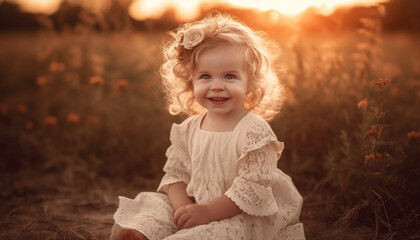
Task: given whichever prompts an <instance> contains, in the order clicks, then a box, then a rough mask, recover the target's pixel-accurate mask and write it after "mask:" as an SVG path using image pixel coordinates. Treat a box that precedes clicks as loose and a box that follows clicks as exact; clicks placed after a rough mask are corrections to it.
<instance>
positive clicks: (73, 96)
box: [0, 20, 420, 239]
mask: <svg viewBox="0 0 420 240" xmlns="http://www.w3.org/2000/svg"><path fill="white" fill-rule="evenodd" d="M269 34H270V33H269ZM165 37H167V36H166V34H165V33H164V32H132V31H122V32H114V33H97V32H93V31H88V30H85V31H75V32H73V31H64V32H62V33H56V32H51V31H40V32H36V33H20V34H2V36H1V37H0V77H1V82H0V94H1V95H0V132H1V135H0V146H1V151H0V158H1V162H0V168H1V174H2V178H1V179H2V187H5V188H9V190H10V188H13V187H16V185H13V184H12V185H8V184H9V183H10V182H13V181H15V180H16V179H17V177H16V176H20V175H19V172H22V171H23V170H27V169H31V171H33V172H35V173H37V174H40V175H43V174H49V173H59V174H60V178H61V181H62V182H64V184H65V185H66V186H68V187H70V188H72V187H75V185H77V184H78V183H79V182H80V178H81V177H82V178H84V179H86V181H87V182H91V183H94V182H96V181H97V180H98V179H100V178H109V179H118V178H121V179H124V180H126V181H130V180H132V179H136V177H139V176H140V177H142V178H145V179H152V180H153V181H158V180H159V179H160V177H161V176H162V174H163V172H162V167H163V165H164V163H165V160H166V159H165V151H166V148H167V147H168V146H169V132H170V127H171V124H172V123H173V122H180V121H182V119H183V118H184V117H183V116H170V115H169V114H168V113H167V111H166V107H165V101H164V96H163V94H162V91H161V89H160V76H159V64H160V62H161V58H160V44H161V42H162V40H164V39H165ZM275 40H277V41H278V43H279V45H280V47H281V48H282V49H283V54H282V55H281V57H280V59H279V60H278V62H277V63H276V65H277V66H281V67H282V68H283V71H280V72H279V74H280V76H281V79H282V81H283V83H284V85H285V87H286V94H287V100H286V102H285V104H284V106H283V108H282V112H281V114H280V115H279V116H277V117H276V118H275V119H274V120H273V121H272V122H271V125H272V127H273V130H274V131H275V133H276V134H277V136H278V138H279V140H281V141H284V142H285V145H286V149H285V152H284V154H283V156H282V158H281V159H280V161H279V167H280V168H281V169H283V170H284V171H285V172H287V173H289V174H291V175H292V176H293V177H294V178H295V181H296V182H297V185H298V188H300V189H302V192H303V194H304V197H305V204H308V203H309V204H311V203H312V204H319V206H321V207H322V209H323V210H322V211H320V212H319V213H317V214H316V216H313V218H315V219H319V221H329V222H330V223H331V224H333V225H334V226H335V227H337V228H339V227H349V226H357V225H361V226H364V227H366V228H368V229H371V230H372V236H371V237H373V238H377V239H400V238H409V237H416V236H417V237H418V236H419V233H418V231H419V230H418V229H417V228H416V226H418V215H419V209H418V204H417V202H416V199H419V197H420V196H419V190H418V188H417V187H416V181H417V177H418V176H419V171H420V168H419V161H418V160H419V157H420V147H419V144H420V126H419V122H420V116H419V114H418V112H417V111H418V109H419V104H420V54H419V52H420V51H419V50H420V49H419V46H417V45H416V44H415V43H416V42H418V41H419V37H418V36H408V35H403V34H401V35H395V36H387V35H384V34H381V33H380V31H379V30H378V29H377V23H376V22H375V21H374V20H365V27H364V28H363V29H361V30H360V31H359V34H349V35H341V36H324V37H322V38H316V37H313V36H310V35H304V34H303V33H300V34H296V35H295V36H293V37H290V38H278V39H275ZM21 178H25V176H21ZM305 179H313V180H312V181H305ZM306 183H310V184H309V185H305V184H306ZM6 192H7V193H4V194H3V195H4V196H6V197H10V196H9V195H13V192H14V191H13V190H10V191H6ZM303 211H305V206H304V210H303ZM303 215H304V213H303ZM401 229H403V230H401Z"/></svg>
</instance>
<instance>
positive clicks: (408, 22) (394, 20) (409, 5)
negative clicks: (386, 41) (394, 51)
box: [383, 0, 420, 33]
mask: <svg viewBox="0 0 420 240" xmlns="http://www.w3.org/2000/svg"><path fill="white" fill-rule="evenodd" d="M384 5H385V9H386V15H385V17H384V19H383V28H384V30H388V31H408V32H417V33H418V32H420V14H419V12H420V1H418V0H390V1H389V2H387V3H384Z"/></svg>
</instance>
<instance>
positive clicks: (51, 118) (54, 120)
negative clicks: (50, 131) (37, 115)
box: [44, 116, 57, 126]
mask: <svg viewBox="0 0 420 240" xmlns="http://www.w3.org/2000/svg"><path fill="white" fill-rule="evenodd" d="M44 123H45V125H49V126H52V125H56V124H57V118H56V117H54V116H46V117H45V119H44Z"/></svg>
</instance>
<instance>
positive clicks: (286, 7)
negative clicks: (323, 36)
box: [130, 0, 386, 20]
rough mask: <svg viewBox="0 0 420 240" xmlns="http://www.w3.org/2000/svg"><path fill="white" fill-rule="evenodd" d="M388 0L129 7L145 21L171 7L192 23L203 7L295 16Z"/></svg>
mask: <svg viewBox="0 0 420 240" xmlns="http://www.w3.org/2000/svg"><path fill="white" fill-rule="evenodd" d="M385 1H386V0H323V1H319V0H296V1H288V0H264V1H262V0H258V1H257V0H218V1H211V2H210V1H208V0H207V1H206V0H193V1H182V0H135V1H134V2H133V3H132V4H131V6H130V14H131V16H132V17H133V18H135V19H138V20H143V19H147V18H159V17H160V16H162V14H163V13H164V12H165V11H166V10H167V9H169V8H172V9H174V11H175V16H176V17H177V18H178V19H180V20H189V19H193V18H195V17H197V16H198V14H199V9H200V4H203V3H209V4H217V3H221V4H230V5H232V6H234V7H237V8H256V9H260V10H263V11H267V10H277V11H278V12H280V13H282V14H285V15H296V14H299V13H301V12H302V11H304V10H305V9H307V8H308V7H315V8H316V9H317V10H318V11H319V12H320V13H321V14H325V15H327V14H330V13H331V12H333V11H334V10H335V9H336V8H337V7H343V6H354V5H361V6H369V5H374V4H376V3H380V2H385Z"/></svg>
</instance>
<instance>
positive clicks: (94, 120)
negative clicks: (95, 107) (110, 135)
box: [87, 115, 101, 125]
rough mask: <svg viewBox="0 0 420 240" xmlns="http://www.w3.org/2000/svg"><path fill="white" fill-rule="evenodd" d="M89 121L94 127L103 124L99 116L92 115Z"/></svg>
mask: <svg viewBox="0 0 420 240" xmlns="http://www.w3.org/2000/svg"><path fill="white" fill-rule="evenodd" d="M87 121H88V123H90V124H92V125H98V124H99V123H100V122H101V119H100V118H99V117H98V116H95V115H91V116H89V117H88V119H87Z"/></svg>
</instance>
